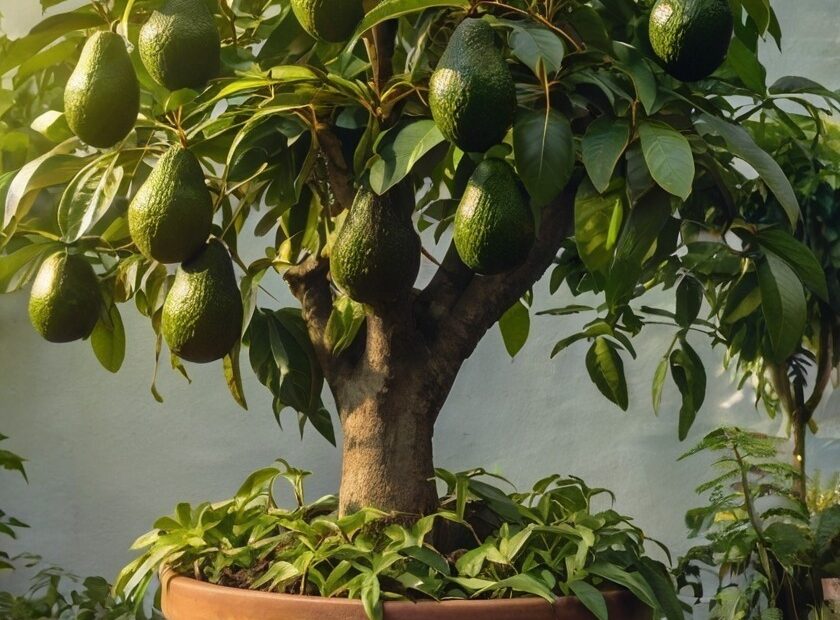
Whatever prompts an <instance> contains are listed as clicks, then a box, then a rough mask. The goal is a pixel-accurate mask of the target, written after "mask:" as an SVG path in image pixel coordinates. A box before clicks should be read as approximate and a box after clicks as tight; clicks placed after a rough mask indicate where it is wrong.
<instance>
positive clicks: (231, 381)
mask: <svg viewBox="0 0 840 620" xmlns="http://www.w3.org/2000/svg"><path fill="white" fill-rule="evenodd" d="M241 348H242V343H240V342H237V343H236V344H235V345H234V346H233V349H231V351H230V353H228V354H227V355H225V359H224V362H223V368H224V373H225V383H227V386H228V390H230V394H231V396H233V400H234V401H236V404H237V405H239V406H240V407H242V408H243V409H245V410H246V411H247V410H248V402H247V401H246V400H245V388H244V386H243V385H242V371H241V370H240V366H239V351H240V349H241Z"/></svg>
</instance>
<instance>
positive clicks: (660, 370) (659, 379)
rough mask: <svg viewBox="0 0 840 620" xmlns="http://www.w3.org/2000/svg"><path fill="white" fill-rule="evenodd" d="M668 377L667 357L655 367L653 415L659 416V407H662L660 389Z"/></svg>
mask: <svg viewBox="0 0 840 620" xmlns="http://www.w3.org/2000/svg"><path fill="white" fill-rule="evenodd" d="M667 375H668V356H667V355H666V356H665V357H663V358H662V359H661V360H660V361H659V364H658V365H657V366H656V372H655V373H654V374H653V390H652V391H653V413H654V414H656V415H659V407H660V406H661V405H662V388H663V387H664V386H665V377H666V376H667Z"/></svg>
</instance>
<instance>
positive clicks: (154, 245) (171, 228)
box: [128, 146, 213, 263]
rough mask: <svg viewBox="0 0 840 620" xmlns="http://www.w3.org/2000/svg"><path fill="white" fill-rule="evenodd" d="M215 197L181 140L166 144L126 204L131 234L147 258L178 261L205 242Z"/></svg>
mask: <svg viewBox="0 0 840 620" xmlns="http://www.w3.org/2000/svg"><path fill="white" fill-rule="evenodd" d="M212 225H213V200H212V198H211V197H210V191H209V190H208V189H207V185H206V184H205V182H204V172H203V171H202V169H201V164H200V163H198V159H197V158H196V157H195V155H193V154H192V152H190V151H188V150H187V149H185V148H183V147H181V146H174V147H172V148H171V149H169V150H168V151H167V152H166V153H165V154H164V155H163V157H161V158H160V160H159V161H158V163H157V166H155V167H154V169H153V170H152V172H151V174H150V175H149V178H148V179H146V182H145V183H144V184H143V185H142V186H141V187H140V190H139V191H138V192H137V195H136V196H135V197H134V200H132V201H131V204H130V205H129V207H128V228H129V231H130V232H131V238H132V239H133V240H134V243H135V244H136V245H137V247H138V248H139V250H140V251H141V252H142V253H143V255H144V256H146V257H147V258H150V259H153V260H156V261H158V262H161V263H182V262H184V261H185V260H188V259H190V258H192V257H193V256H195V255H196V254H198V253H199V251H201V249H202V248H203V247H204V244H205V242H206V241H207V237H209V236H210V228H211V226H212Z"/></svg>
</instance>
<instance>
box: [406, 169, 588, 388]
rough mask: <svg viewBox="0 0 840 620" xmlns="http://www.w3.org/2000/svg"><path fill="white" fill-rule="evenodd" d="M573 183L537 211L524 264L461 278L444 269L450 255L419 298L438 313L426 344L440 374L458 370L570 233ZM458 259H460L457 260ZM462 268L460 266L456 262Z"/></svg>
mask: <svg viewBox="0 0 840 620" xmlns="http://www.w3.org/2000/svg"><path fill="white" fill-rule="evenodd" d="M577 186H578V183H571V184H570V185H569V186H568V187H567V188H566V189H565V190H564V191H563V193H562V194H561V195H560V197H559V198H558V199H557V200H555V201H554V202H553V203H552V204H550V205H549V206H547V207H546V208H545V209H543V213H542V222H541V224H540V228H539V233H538V236H537V241H536V243H535V244H534V248H533V249H532V250H531V254H530V255H529V257H528V259H527V260H526V261H525V263H524V264H523V265H522V266H520V267H518V268H517V269H515V270H513V271H511V272H508V273H504V274H500V275H497V276H476V277H470V278H466V277H464V276H463V274H462V273H461V271H460V270H456V271H455V272H451V271H446V267H447V265H451V264H452V261H451V259H450V255H449V254H448V255H447V259H450V260H444V263H443V265H442V266H441V269H440V270H439V271H438V273H437V274H436V275H435V277H434V278H433V279H432V282H431V283H430V284H429V286H428V287H427V289H426V290H425V291H423V292H422V293H421V294H420V296H419V298H418V299H419V301H420V302H421V303H424V304H425V305H426V307H427V308H430V309H431V312H430V313H431V314H432V315H433V316H434V315H436V316H438V317H439V318H438V324H437V329H436V330H435V332H436V334H435V338H434V341H433V343H432V345H431V348H432V355H431V359H432V360H433V363H436V364H439V365H443V368H441V369H440V370H444V371H445V372H446V373H449V372H454V373H457V370H458V369H459V368H460V366H461V363H462V362H463V360H465V359H466V358H467V357H469V356H470V355H471V354H472V352H473V351H474V350H475V347H476V346H477V345H478V342H479V341H480V340H481V338H482V337H483V336H484V334H485V333H486V332H487V330H488V329H490V328H491V327H492V326H493V325H494V324H495V323H496V322H497V321H498V320H499V319H500V318H501V317H502V315H503V314H504V313H505V312H506V311H507V310H508V309H509V308H510V307H511V306H512V305H513V304H514V303H515V302H516V301H517V300H518V299H519V298H520V297H522V296H523V295H524V294H525V293H526V292H527V291H528V289H529V288H531V287H532V286H533V285H534V284H535V283H536V282H537V281H538V280H539V279H540V278H541V277H542V275H543V274H544V273H545V271H546V270H547V269H548V268H549V266H551V263H552V262H553V261H554V259H555V257H556V256H557V252H558V251H559V250H560V246H561V244H562V243H563V241H564V240H565V239H566V238H567V237H569V236H570V235H571V234H572V233H573V215H574V197H575V193H576V192H577ZM459 262H460V261H459ZM462 267H463V266H462Z"/></svg>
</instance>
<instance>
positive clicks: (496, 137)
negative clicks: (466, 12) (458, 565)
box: [429, 18, 516, 152]
mask: <svg viewBox="0 0 840 620" xmlns="http://www.w3.org/2000/svg"><path fill="white" fill-rule="evenodd" d="M429 105H430V106H431V109H432V116H433V117H434V119H435V122H436V123H437V126H438V128H439V129H440V131H441V133H443V135H444V136H445V137H446V139H447V140H449V141H450V142H453V143H455V144H456V145H457V146H458V147H460V148H461V149H462V150H464V151H469V152H483V151H486V150H487V149H489V148H490V147H492V146H494V145H496V144H498V143H499V142H501V141H502V140H503V139H504V137H505V134H506V133H507V131H508V129H510V127H511V125H512V124H513V118H514V116H515V114H516V85H515V84H514V81H513V75H512V74H511V72H510V68H509V67H508V65H507V63H506V62H505V59H504V58H503V57H502V54H501V52H500V51H499V49H498V48H497V47H496V39H495V34H493V28H491V27H490V24H488V23H487V22H486V21H484V20H482V19H472V18H470V19H465V20H464V21H463V22H462V23H461V24H460V25H459V26H458V28H456V29H455V32H454V33H453V34H452V38H451V39H450V40H449V45H448V46H447V47H446V50H445V51H444V53H443V55H442V56H441V57H440V62H438V66H437V69H436V70H435V72H434V73H433V74H432V78H431V80H430V81H429Z"/></svg>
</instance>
